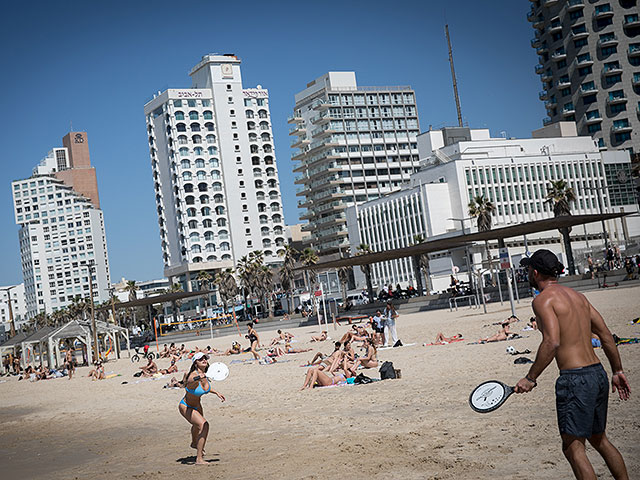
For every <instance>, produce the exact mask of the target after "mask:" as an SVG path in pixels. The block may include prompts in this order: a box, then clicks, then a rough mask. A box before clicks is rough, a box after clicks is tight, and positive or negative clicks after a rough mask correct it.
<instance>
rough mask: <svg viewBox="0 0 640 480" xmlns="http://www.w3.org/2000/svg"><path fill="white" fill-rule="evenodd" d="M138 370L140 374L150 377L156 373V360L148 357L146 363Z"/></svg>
mask: <svg viewBox="0 0 640 480" xmlns="http://www.w3.org/2000/svg"><path fill="white" fill-rule="evenodd" d="M140 370H142V375H143V376H144V377H151V376H153V375H155V374H156V373H158V366H157V365H156V362H154V361H153V360H152V359H149V361H148V363H147V364H146V365H145V366H144V367H140Z"/></svg>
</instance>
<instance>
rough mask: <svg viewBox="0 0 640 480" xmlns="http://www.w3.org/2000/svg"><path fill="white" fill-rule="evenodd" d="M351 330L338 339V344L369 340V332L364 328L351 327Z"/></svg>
mask: <svg viewBox="0 0 640 480" xmlns="http://www.w3.org/2000/svg"><path fill="white" fill-rule="evenodd" d="M351 328H352V329H353V330H352V331H348V332H347V333H345V334H344V335H343V336H342V338H341V339H340V342H342V344H344V343H351V342H364V341H365V340H366V339H367V338H369V332H368V331H367V330H366V329H365V328H364V327H361V326H358V325H353V326H352V327H351Z"/></svg>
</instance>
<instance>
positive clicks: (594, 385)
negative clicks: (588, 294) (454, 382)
mask: <svg viewBox="0 0 640 480" xmlns="http://www.w3.org/2000/svg"><path fill="white" fill-rule="evenodd" d="M520 265H521V266H524V267H527V268H528V269H529V283H530V284H531V286H532V287H533V288H536V289H538V290H539V291H540V295H538V296H537V297H536V298H535V299H534V300H533V311H534V313H535V315H536V319H537V321H538V328H539V329H540V332H541V333H542V343H540V347H539V348H538V353H537V355H536V361H535V362H534V364H533V365H532V366H531V368H530V369H529V373H527V375H526V376H525V377H524V378H523V379H521V380H520V381H519V382H518V383H517V384H516V387H515V391H516V393H526V392H530V391H531V390H532V389H533V388H534V387H535V386H536V380H537V379H538V377H539V376H540V375H541V374H542V372H543V371H544V369H545V368H546V367H547V366H548V365H549V363H551V361H552V360H553V359H554V358H555V360H556V364H557V365H558V368H559V369H560V377H559V378H558V380H557V381H556V410H557V416H558V427H559V429H560V436H561V437H562V451H563V453H564V455H565V457H566V458H567V460H568V461H569V463H570V464H571V468H572V469H573V473H574V475H575V476H576V478H578V479H595V478H596V474H595V472H594V470H593V467H592V466H591V462H589V459H588V458H587V455H586V452H585V440H588V441H589V443H590V444H591V445H592V446H593V447H594V448H595V449H596V450H597V451H598V453H599V454H600V455H601V456H602V458H604V460H605V462H606V464H607V467H609V470H610V471H611V473H612V475H613V477H614V478H616V479H623V480H624V479H628V478H629V476H628V474H627V468H626V466H625V464H624V460H623V458H622V455H620V452H619V451H618V450H617V449H616V447H614V446H613V444H612V443H611V442H610V441H609V439H608V438H607V436H606V434H605V428H606V421H607V402H608V393H609V392H608V390H609V386H608V383H609V382H608V380H607V374H606V372H605V370H604V368H603V366H602V364H601V363H600V360H599V359H598V357H597V355H596V354H595V353H594V351H593V347H592V346H591V334H592V333H595V334H596V335H598V337H600V340H601V342H602V349H603V350H604V353H605V354H606V356H607V359H608V360H609V364H610V365H611V370H612V371H613V376H612V377H611V386H612V391H613V392H615V391H618V395H619V396H620V399H622V400H627V399H628V398H629V396H630V395H631V388H630V386H629V382H628V381H627V378H626V377H625V374H624V371H623V370H622V362H621V360H620V354H619V353H618V347H617V346H616V344H615V341H614V340H613V336H612V335H611V332H610V331H609V329H608V328H607V326H606V324H605V322H604V320H603V318H602V316H600V314H599V313H598V311H597V310H596V309H595V308H594V307H593V306H592V305H591V304H590V303H589V301H588V300H587V299H586V298H585V296H584V295H582V294H581V293H578V292H576V291H575V290H572V289H570V288H568V287H563V286H561V285H559V284H558V278H557V277H558V275H559V274H560V273H561V272H562V271H563V270H564V266H563V265H562V264H561V263H560V262H559V261H558V259H557V258H556V256H555V255H554V254H553V253H552V252H550V251H549V250H538V251H537V252H535V253H534V254H533V255H532V256H531V257H530V258H523V259H522V260H521V261H520Z"/></svg>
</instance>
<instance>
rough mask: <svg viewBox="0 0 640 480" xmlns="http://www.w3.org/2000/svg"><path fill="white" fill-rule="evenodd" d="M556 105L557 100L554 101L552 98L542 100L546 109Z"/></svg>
mask: <svg viewBox="0 0 640 480" xmlns="http://www.w3.org/2000/svg"><path fill="white" fill-rule="evenodd" d="M557 106H558V102H556V101H555V100H554V99H553V98H552V99H549V100H547V101H546V102H544V108H546V109H549V108H555V107H557Z"/></svg>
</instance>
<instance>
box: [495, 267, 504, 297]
mask: <svg viewBox="0 0 640 480" xmlns="http://www.w3.org/2000/svg"><path fill="white" fill-rule="evenodd" d="M496 276H497V277H498V294H499V295H500V305H504V300H503V298H502V286H501V285H500V283H501V282H500V270H498V274H497V275H496Z"/></svg>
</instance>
